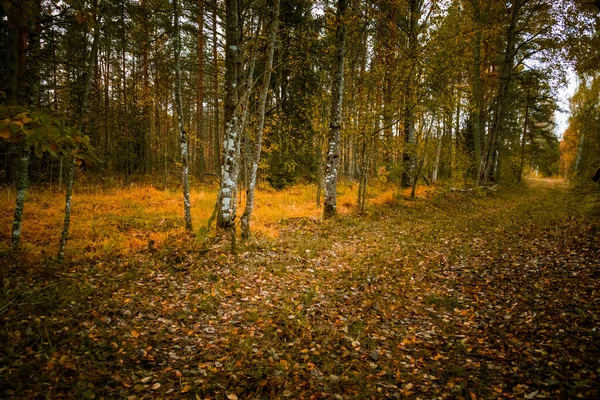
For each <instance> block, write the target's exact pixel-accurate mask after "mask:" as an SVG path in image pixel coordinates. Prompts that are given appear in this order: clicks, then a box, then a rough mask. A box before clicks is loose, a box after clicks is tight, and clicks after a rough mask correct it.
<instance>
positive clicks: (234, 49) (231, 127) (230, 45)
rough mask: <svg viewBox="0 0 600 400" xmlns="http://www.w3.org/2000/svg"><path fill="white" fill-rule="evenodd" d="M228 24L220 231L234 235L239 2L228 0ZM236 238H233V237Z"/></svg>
mask: <svg viewBox="0 0 600 400" xmlns="http://www.w3.org/2000/svg"><path fill="white" fill-rule="evenodd" d="M225 9H226V21H225V25H226V27H225V115H224V122H225V137H224V140H223V162H222V166H221V187H220V190H219V196H218V205H217V228H218V229H223V230H231V231H232V232H235V212H236V201H235V200H236V195H237V189H238V187H237V179H238V175H237V173H238V172H239V156H238V155H239V143H240V124H239V120H238V117H239V116H238V110H237V108H238V103H239V86H238V84H239V77H240V72H241V71H240V68H241V65H240V61H241V59H240V53H241V51H240V35H241V32H240V27H239V14H238V0H226V1H225ZM232 237H233V236H232Z"/></svg>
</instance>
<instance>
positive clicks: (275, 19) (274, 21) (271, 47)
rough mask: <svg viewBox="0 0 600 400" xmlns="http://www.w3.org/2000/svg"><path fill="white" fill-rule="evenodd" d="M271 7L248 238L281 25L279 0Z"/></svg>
mask: <svg viewBox="0 0 600 400" xmlns="http://www.w3.org/2000/svg"><path fill="white" fill-rule="evenodd" d="M268 7H269V9H270V17H269V19H270V23H269V34H268V44H267V55H266V63H265V73H264V76H263V83H262V86H261V89H260V94H259V98H258V111H257V113H258V127H257V131H256V138H255V140H254V146H253V148H252V149H251V151H252V165H251V167H250V179H249V182H248V189H247V191H246V193H247V197H246V209H245V210H244V214H243V215H242V238H244V239H247V238H249V237H250V218H251V217H252V211H253V209H254V192H255V189H256V178H257V175H258V164H259V162H260V154H261V151H262V141H263V136H264V127H265V109H266V106H267V95H268V92H269V86H270V82H271V70H272V69H273V58H274V56H275V43H276V40H277V30H278V26H279V0H272V4H269V5H268Z"/></svg>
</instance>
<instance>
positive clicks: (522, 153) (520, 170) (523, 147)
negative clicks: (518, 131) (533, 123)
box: [517, 93, 529, 183]
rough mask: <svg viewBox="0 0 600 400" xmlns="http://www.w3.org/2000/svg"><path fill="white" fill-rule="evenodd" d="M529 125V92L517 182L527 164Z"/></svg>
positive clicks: (519, 180) (526, 101)
mask: <svg viewBox="0 0 600 400" xmlns="http://www.w3.org/2000/svg"><path fill="white" fill-rule="evenodd" d="M528 125H529V93H527V99H526V100H525V121H523V137H522V138H521V160H520V163H519V175H518V176H517V183H519V182H521V179H522V178H523V168H524V166H525V141H526V139H527V126H528Z"/></svg>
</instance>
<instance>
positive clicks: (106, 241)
mask: <svg viewBox="0 0 600 400" xmlns="http://www.w3.org/2000/svg"><path fill="white" fill-rule="evenodd" d="M217 190H218V187H217V186H202V187H199V188H195V189H193V190H192V191H191V202H192V217H193V224H194V229H195V230H196V232H197V231H198V229H200V228H202V227H205V226H206V222H207V220H208V218H209V217H210V215H211V213H212V211H213V208H214V204H215V200H216V196H217ZM315 190H316V188H315V186H314V185H296V186H293V187H290V188H286V189H284V190H281V191H275V190H273V189H271V188H269V187H267V188H261V189H259V190H258V191H257V193H256V205H255V210H254V214H253V221H252V225H251V226H252V231H253V233H254V234H256V235H257V236H259V237H267V238H277V237H278V235H279V230H280V227H281V224H280V223H281V221H282V220H285V219H289V218H320V217H321V213H322V208H321V207H317V206H316V204H315V195H316V194H315ZM357 190H358V185H356V184H352V183H342V184H340V185H339V189H338V211H339V213H340V214H342V215H344V214H348V213H350V212H352V210H353V209H354V207H355V206H356V196H357ZM370 193H371V196H370V202H371V204H374V205H379V204H384V203H386V200H388V201H389V200H391V199H392V197H393V193H394V192H393V190H386V191H381V192H380V191H378V190H377V189H373V188H372V189H370ZM244 197H245V196H242V198H241V199H240V203H238V214H241V213H242V212H243V209H244V205H245V198H244ZM64 201H65V200H64V193H59V192H57V191H55V190H51V189H33V190H30V191H29V193H28V195H27V198H26V203H25V211H24V217H23V229H22V238H21V242H22V248H23V254H24V257H25V258H26V259H28V260H30V261H39V260H42V259H43V258H44V257H46V256H54V255H55V254H56V252H57V251H58V241H59V236H60V232H61V229H62V224H63V219H64ZM14 204H15V191H14V189H4V190H2V191H0V207H1V208H0V210H1V211H0V250H6V249H8V248H9V246H10V232H11V227H12V219H13V212H14ZM183 240H190V239H189V237H188V236H186V235H185V229H184V224H183V202H182V195H181V192H180V191H178V190H165V191H162V190H158V189H156V188H154V187H152V186H149V185H131V186H127V187H121V188H117V189H109V190H106V189H104V190H92V189H89V188H86V187H85V186H84V187H79V188H76V189H75V193H74V195H73V206H72V217H71V231H70V239H69V242H68V245H67V257H69V258H70V259H72V260H75V261H77V260H81V259H102V258H105V257H112V256H128V255H131V254H134V253H136V252H139V251H141V250H144V249H147V248H148V246H149V243H150V242H151V241H152V242H153V245H154V246H155V247H157V248H160V247H161V246H163V245H165V244H166V243H169V242H170V241H183Z"/></svg>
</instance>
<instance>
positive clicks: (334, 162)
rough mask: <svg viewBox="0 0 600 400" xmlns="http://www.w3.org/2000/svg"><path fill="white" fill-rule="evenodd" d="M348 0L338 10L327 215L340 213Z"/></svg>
mask: <svg viewBox="0 0 600 400" xmlns="http://www.w3.org/2000/svg"><path fill="white" fill-rule="evenodd" d="M347 8H348V3H347V0H338V2H337V12H336V33H335V38H336V40H335V41H336V52H335V60H334V63H333V72H332V76H333V81H332V83H331V112H330V117H329V134H328V148H327V161H326V164H325V198H324V201H323V217H324V218H333V217H335V216H336V214H337V178H338V168H339V163H340V160H339V158H340V131H341V127H342V101H343V98H344V62H345V55H346V20H345V18H346V10H347Z"/></svg>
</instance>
